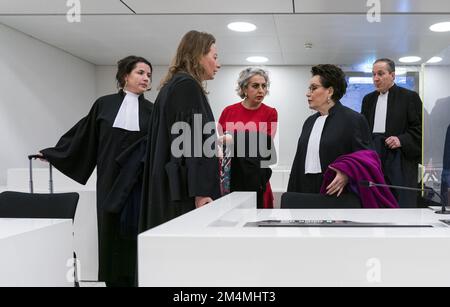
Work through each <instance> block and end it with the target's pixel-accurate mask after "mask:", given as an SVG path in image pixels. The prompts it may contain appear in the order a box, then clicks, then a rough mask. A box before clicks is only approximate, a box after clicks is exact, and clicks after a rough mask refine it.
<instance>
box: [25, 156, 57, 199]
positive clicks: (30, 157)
mask: <svg viewBox="0 0 450 307" xmlns="http://www.w3.org/2000/svg"><path fill="white" fill-rule="evenodd" d="M39 158H43V156H41V155H29V156H28V160H29V161H30V193H31V194H33V193H34V187H33V186H34V184H33V159H39ZM48 165H49V168H48V169H49V173H50V177H49V181H48V189H49V191H50V194H53V167H52V165H51V163H49V164H48Z"/></svg>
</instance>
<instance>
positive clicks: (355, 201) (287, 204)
mask: <svg viewBox="0 0 450 307" xmlns="http://www.w3.org/2000/svg"><path fill="white" fill-rule="evenodd" d="M280 207H281V209H358V208H362V205H361V201H360V200H359V198H358V196H356V195H354V194H350V193H347V194H343V195H341V196H339V197H336V196H327V195H322V194H310V193H294V192H286V193H283V195H281V205H280Z"/></svg>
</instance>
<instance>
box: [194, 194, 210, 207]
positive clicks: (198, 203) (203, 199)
mask: <svg viewBox="0 0 450 307" xmlns="http://www.w3.org/2000/svg"><path fill="white" fill-rule="evenodd" d="M212 202H213V200H212V198H211V197H208V196H195V207H196V208H200V207H203V206H204V205H207V204H209V203H212Z"/></svg>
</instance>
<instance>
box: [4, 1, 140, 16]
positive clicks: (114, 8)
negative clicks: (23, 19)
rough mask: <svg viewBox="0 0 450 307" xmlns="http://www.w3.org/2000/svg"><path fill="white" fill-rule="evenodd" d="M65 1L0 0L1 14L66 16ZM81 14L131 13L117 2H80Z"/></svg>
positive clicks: (67, 8) (67, 9)
mask: <svg viewBox="0 0 450 307" xmlns="http://www.w3.org/2000/svg"><path fill="white" fill-rule="evenodd" d="M67 2H68V1H66V0H1V1H0V15H1V14H19V15H20V14H64V15H65V14H67V12H68V11H69V9H70V8H71V7H73V5H71V6H70V7H69V6H67V5H66V3H67ZM80 8H81V14H122V13H124V14H127V13H132V12H131V11H130V10H129V9H128V8H127V7H126V6H125V5H124V4H123V3H121V2H120V1H119V0H80Z"/></svg>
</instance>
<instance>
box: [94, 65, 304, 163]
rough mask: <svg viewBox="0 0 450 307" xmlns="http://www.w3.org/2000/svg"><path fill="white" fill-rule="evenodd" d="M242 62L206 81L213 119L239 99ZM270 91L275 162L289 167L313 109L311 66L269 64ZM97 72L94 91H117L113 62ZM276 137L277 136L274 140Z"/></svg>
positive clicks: (161, 71)
mask: <svg viewBox="0 0 450 307" xmlns="http://www.w3.org/2000/svg"><path fill="white" fill-rule="evenodd" d="M244 68H245V67H244V66H226V67H222V68H221V69H220V71H219V72H218V73H217V75H216V77H215V79H214V80H212V81H209V82H208V91H209V93H210V94H209V97H208V98H209V100H210V103H211V107H212V109H213V112H214V116H215V118H216V120H218V119H219V117H220V114H221V112H222V110H223V109H224V108H225V107H226V106H228V105H230V104H233V103H236V102H238V101H241V100H242V99H241V98H240V97H239V96H238V95H237V94H236V92H235V88H236V86H237V84H236V81H237V78H238V76H239V72H240V71H241V70H242V69H244ZM265 69H267V70H268V71H269V74H270V79H271V87H270V95H269V96H267V97H266V99H265V100H264V102H265V103H266V104H267V105H269V106H272V107H275V108H276V109H277V110H278V116H279V118H278V121H279V128H278V134H277V139H278V142H279V148H278V149H279V150H278V158H279V159H278V166H279V167H280V168H290V166H291V164H292V160H293V159H294V155H295V151H296V149H297V141H298V138H299V136H300V132H301V128H302V125H303V122H304V121H305V119H306V118H307V117H308V116H309V115H311V114H312V113H313V112H312V111H310V110H309V108H308V104H307V101H306V97H305V94H306V88H307V87H308V81H309V78H310V67H306V66H304V67H302V66H269V67H266V68H265ZM96 72H97V73H96V75H97V85H98V86H97V95H99V96H101V95H105V94H108V93H111V92H113V91H116V88H115V83H114V76H115V73H116V68H115V67H113V66H99V67H97V70H96ZM166 72H167V67H165V66H156V67H154V73H153V89H152V90H151V91H150V92H148V93H147V94H146V97H147V99H149V100H151V101H155V99H156V96H157V88H158V86H159V82H160V80H161V79H162V77H163V76H164V75H165V74H166ZM276 141H277V140H276Z"/></svg>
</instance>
